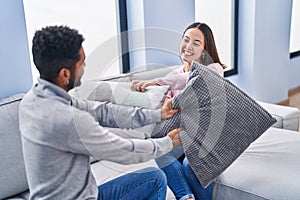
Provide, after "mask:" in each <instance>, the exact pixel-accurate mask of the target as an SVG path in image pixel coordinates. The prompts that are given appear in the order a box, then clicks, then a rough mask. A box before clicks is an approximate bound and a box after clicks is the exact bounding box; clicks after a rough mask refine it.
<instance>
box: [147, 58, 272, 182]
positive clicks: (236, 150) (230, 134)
mask: <svg viewBox="0 0 300 200" xmlns="http://www.w3.org/2000/svg"><path fill="white" fill-rule="evenodd" d="M191 71H192V72H191V75H190V79H189V81H188V84H187V86H186V88H185V89H184V90H183V91H182V92H181V93H179V94H178V95H176V96H175V97H174V98H173V106H174V107H175V108H179V107H182V108H183V110H182V111H181V113H176V114H175V115H174V117H173V118H171V119H168V120H165V121H164V122H162V123H160V124H159V125H158V126H157V127H156V128H155V130H154V132H153V135H155V136H159V137H161V136H163V135H165V134H166V133H167V132H169V131H170V130H172V129H174V128H178V127H180V126H181V127H184V128H185V129H186V131H183V132H181V134H180V137H181V141H182V144H183V147H184V151H185V154H186V156H187V158H188V160H189V162H190V165H191V167H192V169H193V171H194V172H195V174H196V176H197V177H198V179H199V181H200V183H201V184H202V186H207V185H208V184H209V183H210V182H211V181H213V180H214V179H215V178H216V177H217V176H219V175H220V174H221V173H222V172H223V171H224V170H225V169H226V168H227V167H228V166H229V165H230V164H231V163H232V162H234V160H235V159H236V158H237V157H238V156H239V155H240V154H241V153H242V152H243V151H244V150H245V149H246V148H247V147H248V146H249V145H250V144H251V143H252V142H253V141H254V140H256V139H257V138H258V137H259V136H260V135H261V134H263V132H264V131H266V130H267V129H268V128H269V127H270V126H271V125H272V124H274V123H275V121H276V120H275V119H274V118H273V117H272V116H271V115H270V114H269V113H268V112H267V111H266V110H264V109H263V108H262V107H261V106H260V105H259V104H258V103H257V102H256V101H255V100H254V99H252V98H251V97H249V96H248V95H247V94H246V93H244V92H243V91H242V90H240V89H239V88H238V87H236V86H235V85H234V84H232V83H231V82H230V81H228V80H227V79H224V78H223V77H221V76H219V75H218V74H217V73H215V72H214V71H212V70H210V69H208V68H207V67H205V66H203V65H200V64H198V63H196V62H193V64H192V66H191Z"/></svg>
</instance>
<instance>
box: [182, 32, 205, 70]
mask: <svg viewBox="0 0 300 200" xmlns="http://www.w3.org/2000/svg"><path fill="white" fill-rule="evenodd" d="M204 47H205V44H204V35H203V33H202V32H201V31H200V30H199V29H198V28H190V29H188V30H187V31H186V32H185V33H184V35H183V37H182V41H181V45H180V57H181V60H182V61H183V62H184V63H185V64H188V65H191V63H192V61H193V60H195V61H197V62H199V63H200V56H201V53H202V51H203V49H204Z"/></svg>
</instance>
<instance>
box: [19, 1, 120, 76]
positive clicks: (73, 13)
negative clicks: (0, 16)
mask: <svg viewBox="0 0 300 200" xmlns="http://www.w3.org/2000/svg"><path fill="white" fill-rule="evenodd" d="M23 3H24V10H25V20H26V26H27V35H28V43H29V48H30V52H31V46H32V38H33V36H34V33H35V31H36V30H39V29H41V28H42V27H45V26H47V25H67V26H69V27H71V28H75V29H77V30H78V31H79V33H81V34H83V36H84V38H85V41H84V42H83V47H84V49H85V54H86V66H87V67H86V69H85V74H84V76H83V79H89V80H90V79H98V78H100V77H102V76H107V75H117V74H120V73H121V72H120V71H121V70H120V59H119V58H120V56H119V55H120V45H119V34H118V33H119V28H118V21H119V19H118V8H117V7H118V6H117V3H118V2H117V1H99V0H88V1H74V0H64V1H61V0H43V1H41V0H23ZM30 56H31V60H32V55H30ZM31 65H32V76H33V80H34V81H36V79H37V77H38V71H37V70H36V68H35V66H34V64H33V61H32V64H31Z"/></svg>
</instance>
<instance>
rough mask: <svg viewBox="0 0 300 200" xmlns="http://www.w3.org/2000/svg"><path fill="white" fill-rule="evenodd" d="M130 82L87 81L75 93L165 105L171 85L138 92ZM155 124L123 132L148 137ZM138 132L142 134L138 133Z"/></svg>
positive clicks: (121, 101)
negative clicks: (132, 87)
mask: <svg viewBox="0 0 300 200" xmlns="http://www.w3.org/2000/svg"><path fill="white" fill-rule="evenodd" d="M130 84H131V82H130V81H129V80H128V82H116V81H87V82H84V83H83V84H82V85H81V86H80V87H79V88H77V89H76V90H74V92H73V94H74V95H76V96H79V97H81V98H86V99H88V100H93V101H109V102H112V103H113V104H118V105H124V106H137V107H142V108H148V109H158V108H161V106H162V105H163V103H164V101H165V98H166V95H167V92H168V90H169V86H149V87H147V90H146V91H145V92H137V91H132V90H131V89H130ZM155 126H156V123H154V124H149V125H147V126H144V127H141V128H135V129H134V130H132V131H131V130H123V132H126V134H127V136H125V137H128V136H136V137H137V138H146V137H150V136H151V133H152V131H153V129H154V127H155ZM112 130H113V129H112ZM114 131H117V130H114ZM138 133H139V134H140V135H137V134H138Z"/></svg>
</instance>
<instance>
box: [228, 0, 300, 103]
mask: <svg viewBox="0 0 300 200" xmlns="http://www.w3.org/2000/svg"><path fill="white" fill-rule="evenodd" d="M270 5H272V6H270ZM291 5H292V0H264V1H260V0H256V1H253V0H243V1H240V11H239V12H240V17H239V26H240V27H239V34H240V35H239V68H238V71H239V72H238V75H236V76H232V77H230V78H229V79H230V80H232V81H233V82H235V83H236V84H237V85H238V86H240V87H241V88H242V89H244V90H245V91H246V92H248V93H250V94H251V95H252V96H253V97H255V98H256V99H258V100H261V101H267V102H272V103H276V102H280V101H282V100H285V99H287V98H288V90H289V89H291V83H295V81H293V80H292V79H299V78H297V77H296V76H295V75H293V76H294V77H293V78H292V77H291V70H292V66H291V63H292V61H291V60H290V58H289V37H290V18H291ZM298 65H299V62H298ZM293 69H294V70H295V67H294V68H293ZM298 70H300V68H299V69H298ZM298 74H299V73H298ZM291 78H292V79H291ZM299 85H300V82H299V81H297V83H295V84H294V86H299Z"/></svg>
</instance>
